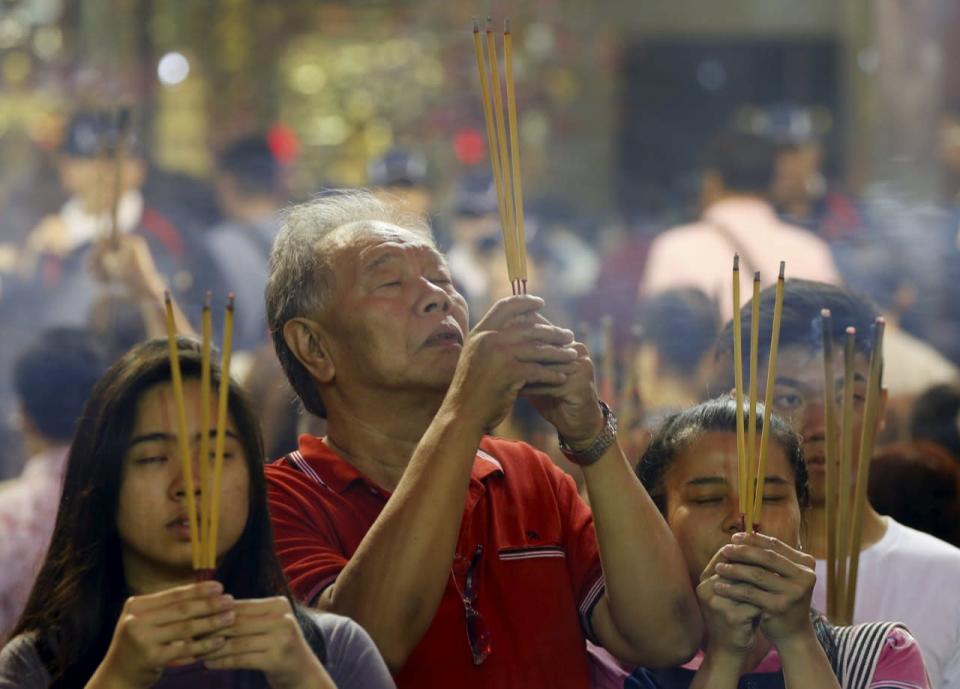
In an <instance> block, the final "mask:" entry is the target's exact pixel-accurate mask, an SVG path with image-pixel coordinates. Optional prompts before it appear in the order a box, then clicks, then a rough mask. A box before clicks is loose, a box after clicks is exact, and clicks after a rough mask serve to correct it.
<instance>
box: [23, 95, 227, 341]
mask: <svg viewBox="0 0 960 689" xmlns="http://www.w3.org/2000/svg"><path fill="white" fill-rule="evenodd" d="M58 169H59V174H60V180H61V183H62V185H63V187H64V189H65V190H66V191H67V192H68V193H69V194H70V197H69V199H68V200H67V202H66V203H65V204H64V205H63V207H62V208H61V209H60V211H59V212H57V213H55V214H52V215H48V216H47V217H45V218H44V219H43V220H42V221H41V222H40V224H39V225H38V226H37V227H36V228H35V229H34V230H33V231H32V232H31V233H30V235H29V236H28V238H27V240H26V244H25V247H24V250H23V253H22V255H21V260H20V279H21V283H22V284H20V285H19V287H20V288H21V289H22V290H23V291H22V292H18V293H17V296H21V297H29V299H28V300H27V301H29V302H30V306H29V310H30V315H31V322H32V323H33V324H34V325H36V326H37V327H43V326H46V325H53V324H59V325H83V324H84V323H85V322H86V321H87V318H88V314H89V312H90V310H91V308H92V307H93V306H94V305H95V304H96V303H97V301H98V299H100V298H101V297H102V296H103V294H104V292H105V287H104V284H105V283H110V282H114V283H116V282H118V281H122V280H120V279H119V278H120V277H122V276H119V275H117V273H118V267H122V266H118V264H120V263H122V261H123V259H122V258H120V257H122V256H124V255H125V252H126V253H130V252H131V251H133V249H132V248H131V247H130V246H128V245H129V244H130V243H137V244H138V245H140V244H145V247H141V246H138V247H137V251H140V252H142V251H143V250H148V251H149V253H150V254H151V256H152V260H153V262H154V263H155V264H156V267H157V269H158V271H159V273H160V275H161V276H162V277H163V278H164V282H165V283H166V285H167V286H168V287H169V289H170V290H171V292H173V294H174V296H175V297H176V299H177V301H178V302H180V303H181V304H189V303H191V302H197V301H199V300H200V298H201V296H200V295H201V294H202V291H203V290H205V289H208V288H213V287H214V285H213V284H211V280H212V279H213V275H214V273H213V272H212V270H211V268H210V263H209V260H208V259H207V257H206V252H205V251H204V250H203V247H202V246H201V245H200V244H199V242H197V241H196V239H195V238H193V237H191V236H190V234H189V233H187V232H184V231H183V230H182V229H181V228H179V227H177V226H176V224H175V223H174V222H172V221H171V219H170V218H169V216H167V215H165V214H163V213H161V212H159V211H158V210H156V209H155V208H153V207H151V206H150V205H149V203H148V202H147V201H146V200H145V198H144V195H143V193H142V191H141V190H142V188H143V186H144V183H145V181H146V161H145V160H144V157H143V151H142V149H141V147H140V142H139V139H138V137H137V136H136V134H135V128H134V126H133V123H132V121H131V115H130V113H129V111H127V110H123V109H120V110H118V111H117V112H116V113H111V112H107V111H97V110H91V111H81V112H78V113H76V114H74V116H73V117H72V119H71V120H70V122H69V124H68V126H67V129H66V132H65V135H64V139H63V142H62V144H61V148H60V155H59V159H58ZM111 236H112V237H114V239H115V241H114V242H111V243H110V244H109V245H108V244H107V239H108V238H109V237H111ZM111 255H112V256H113V258H112V260H111ZM201 283H202V284H201ZM126 287H127V289H128V291H129V285H127V286H126ZM10 296H11V298H15V295H10ZM130 296H131V297H133V298H134V299H137V300H145V299H153V298H154V297H155V296H156V295H155V294H152V293H150V294H133V295H130Z"/></svg>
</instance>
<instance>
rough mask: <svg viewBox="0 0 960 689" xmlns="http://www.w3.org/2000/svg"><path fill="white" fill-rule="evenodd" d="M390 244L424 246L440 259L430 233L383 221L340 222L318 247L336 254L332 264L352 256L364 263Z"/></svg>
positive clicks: (386, 248)
mask: <svg viewBox="0 0 960 689" xmlns="http://www.w3.org/2000/svg"><path fill="white" fill-rule="evenodd" d="M391 247H393V248H396V249H419V250H424V251H427V252H429V253H431V254H434V255H435V256H436V257H437V258H438V259H439V260H440V261H441V262H443V257H442V256H441V254H440V252H439V251H437V249H436V245H435V244H434V242H433V239H432V238H431V237H429V236H428V235H425V234H423V233H421V232H416V231H413V230H408V229H406V228H404V227H400V226H398V225H392V224H390V223H385V222H382V221H357V222H353V223H348V224H346V225H343V226H342V227H339V228H337V229H336V230H334V231H333V232H331V233H330V234H329V235H327V237H326V238H325V239H324V241H323V243H322V244H321V246H320V247H318V250H321V251H323V252H325V253H329V254H330V255H331V256H333V255H334V254H339V256H336V259H337V260H335V262H334V263H335V265H336V264H338V263H340V262H341V261H340V259H346V260H350V259H353V260H354V261H357V262H358V263H359V264H360V265H361V266H363V264H364V263H366V262H367V261H368V260H370V259H375V258H376V255H377V254H378V253H381V252H383V251H389V249H390V248H391Z"/></svg>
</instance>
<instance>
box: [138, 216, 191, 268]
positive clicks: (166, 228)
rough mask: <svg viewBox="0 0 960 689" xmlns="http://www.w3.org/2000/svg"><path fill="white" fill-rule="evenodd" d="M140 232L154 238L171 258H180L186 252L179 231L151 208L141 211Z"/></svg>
mask: <svg viewBox="0 0 960 689" xmlns="http://www.w3.org/2000/svg"><path fill="white" fill-rule="evenodd" d="M140 229H141V231H142V232H143V233H144V234H146V235H149V236H151V237H153V238H155V239H156V240H157V241H159V242H160V243H161V244H163V248H165V249H166V250H167V252H168V253H169V254H170V255H171V256H177V257H182V256H183V255H184V253H185V252H186V248H185V247H184V244H183V237H182V236H181V235H180V231H179V230H178V229H177V228H176V227H174V226H173V224H172V223H171V222H170V221H169V220H167V219H166V218H165V217H163V216H162V215H160V213H158V212H157V211H155V210H154V209H152V208H146V209H144V211H143V219H142V220H141V221H140Z"/></svg>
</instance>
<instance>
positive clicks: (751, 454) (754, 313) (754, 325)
mask: <svg viewBox="0 0 960 689" xmlns="http://www.w3.org/2000/svg"><path fill="white" fill-rule="evenodd" d="M759 349H760V273H759V272H757V273H754V274H753V300H752V302H751V309H750V391H749V393H748V396H749V402H750V415H749V419H748V424H747V464H748V465H749V467H748V469H747V484H748V485H747V487H746V488H747V490H746V493H747V511H746V514H747V520H746V522H745V524H744V528H748V527H749V526H750V518H751V516H752V515H753V484H752V480H753V477H754V476H756V474H757V388H758V381H757V378H758V373H757V369H758V368H759V355H760V352H759Z"/></svg>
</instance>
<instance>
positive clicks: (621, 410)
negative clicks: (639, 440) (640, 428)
mask: <svg viewBox="0 0 960 689" xmlns="http://www.w3.org/2000/svg"><path fill="white" fill-rule="evenodd" d="M642 339H643V328H642V327H641V326H639V325H634V326H633V327H632V328H631V329H630V345H629V346H628V347H627V351H626V354H624V357H623V360H624V362H625V366H624V373H623V376H622V380H623V385H621V386H620V396H619V397H618V398H617V415H618V416H619V417H620V430H621V432H622V433H624V434H627V433H629V432H630V430H631V429H632V428H633V424H634V422H635V421H636V420H637V419H639V418H640V410H641V406H642V400H641V399H640V386H639V384H638V383H639V381H638V380H637V371H638V368H639V367H638V366H637V356H638V355H639V351H640V345H641V342H642Z"/></svg>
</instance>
